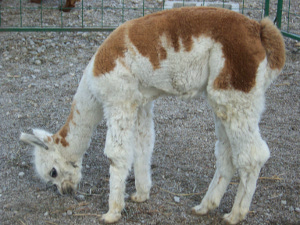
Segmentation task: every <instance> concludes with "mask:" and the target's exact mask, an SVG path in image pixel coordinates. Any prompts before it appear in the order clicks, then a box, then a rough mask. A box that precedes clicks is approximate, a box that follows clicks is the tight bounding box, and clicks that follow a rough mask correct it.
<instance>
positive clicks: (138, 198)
mask: <svg viewBox="0 0 300 225" xmlns="http://www.w3.org/2000/svg"><path fill="white" fill-rule="evenodd" d="M130 198H131V200H132V201H134V202H144V201H146V200H148V199H149V194H138V193H137V192H136V193H134V194H132V195H131V196H130Z"/></svg>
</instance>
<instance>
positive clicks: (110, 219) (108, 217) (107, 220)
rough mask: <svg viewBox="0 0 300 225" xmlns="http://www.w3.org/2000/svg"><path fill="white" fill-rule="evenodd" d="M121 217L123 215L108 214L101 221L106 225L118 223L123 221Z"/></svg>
mask: <svg viewBox="0 0 300 225" xmlns="http://www.w3.org/2000/svg"><path fill="white" fill-rule="evenodd" d="M121 217H122V216H121V213H106V214H103V215H102V216H101V218H100V221H101V222H102V223H106V224H109V223H116V222H118V221H119V220H120V219H121Z"/></svg>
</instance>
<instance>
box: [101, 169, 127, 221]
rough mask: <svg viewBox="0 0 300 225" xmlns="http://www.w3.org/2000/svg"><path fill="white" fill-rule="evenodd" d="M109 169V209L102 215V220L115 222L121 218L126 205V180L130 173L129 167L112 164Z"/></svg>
mask: <svg viewBox="0 0 300 225" xmlns="http://www.w3.org/2000/svg"><path fill="white" fill-rule="evenodd" d="M109 171H110V179H109V183H110V188H109V189H110V194H109V211H108V212H107V213H106V214H104V215H102V217H101V220H102V222H104V223H115V222H117V221H118V220H119V219H121V212H122V210H123V209H124V207H125V201H124V193H125V180H126V177H127V175H128V169H125V168H117V167H115V166H114V165H111V166H110V168H109Z"/></svg>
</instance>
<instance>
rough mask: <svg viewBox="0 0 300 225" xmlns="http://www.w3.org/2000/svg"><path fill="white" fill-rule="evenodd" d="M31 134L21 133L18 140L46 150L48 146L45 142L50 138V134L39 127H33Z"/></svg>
mask: <svg viewBox="0 0 300 225" xmlns="http://www.w3.org/2000/svg"><path fill="white" fill-rule="evenodd" d="M33 134H34V135H32V134H25V133H21V136H20V140H21V141H23V142H25V143H27V144H30V145H33V146H38V147H41V148H43V149H45V150H48V149H49V147H48V145H47V144H48V143H49V142H50V141H51V140H52V138H51V136H52V134H50V133H48V132H47V131H44V130H39V129H33Z"/></svg>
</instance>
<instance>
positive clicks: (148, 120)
mask: <svg viewBox="0 0 300 225" xmlns="http://www.w3.org/2000/svg"><path fill="white" fill-rule="evenodd" d="M152 107H153V104H152V102H151V103H149V104H147V105H146V106H144V107H141V108H140V109H139V111H138V118H137V123H136V124H137V125H136V127H137V136H136V144H137V145H136V148H135V150H134V175H135V188H136V192H135V193H134V194H132V195H131V200H132V201H135V202H144V201H146V200H147V199H149V197H150V188H151V171H150V170H151V155H152V152H153V147H154V138H155V137H154V136H155V135H154V124H153V119H152V117H153V114H152Z"/></svg>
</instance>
